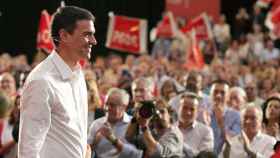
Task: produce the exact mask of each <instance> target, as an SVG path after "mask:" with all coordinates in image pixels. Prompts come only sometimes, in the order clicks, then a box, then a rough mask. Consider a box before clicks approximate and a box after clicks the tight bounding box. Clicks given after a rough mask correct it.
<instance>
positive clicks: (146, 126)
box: [0, 5, 280, 158]
mask: <svg viewBox="0 0 280 158" xmlns="http://www.w3.org/2000/svg"><path fill="white" fill-rule="evenodd" d="M265 16H266V14H265V12H263V11H262V10H261V8H259V7H258V6H257V5H256V6H254V8H253V13H252V14H249V13H247V11H246V9H244V8H241V9H240V10H239V11H238V13H237V15H236V18H235V20H234V25H229V24H227V22H226V17H225V15H221V17H220V19H219V22H217V23H216V24H213V27H212V28H213V33H214V37H215V38H214V39H215V40H205V41H203V42H202V43H201V45H200V46H201V50H202V52H203V55H204V60H205V62H206V65H205V66H204V68H203V69H199V70H198V69H195V70H190V69H186V67H185V64H188V63H187V61H186V60H185V59H186V51H185V50H187V49H186V48H185V47H186V46H188V44H184V43H183V42H186V41H188V40H182V39H181V38H174V39H173V38H172V39H163V38H159V39H156V41H155V42H154V47H153V49H152V50H151V53H150V54H144V55H127V56H126V57H125V58H123V57H121V56H119V55H117V54H111V55H109V56H108V57H101V56H96V57H95V61H94V62H93V63H90V62H86V63H85V65H84V67H83V71H84V74H85V80H86V87H87V93H88V97H87V98H88V123H87V131H88V142H87V143H88V144H90V146H91V149H92V155H93V156H92V157H96V158H108V157H112V158H113V157H120V158H125V157H139V158H140V157H157V158H158V157H162V158H171V157H172V158H176V157H178V158H202V157H207V158H211V157H213V158H214V157H224V158H232V157H234V158H235V157H240V158H241V157H242V158H243V157H244V158H245V157H262V158H269V157H271V156H272V155H273V154H275V153H274V146H275V144H276V142H277V141H280V67H279V65H280V52H279V49H278V48H276V47H275V39H273V38H271V37H270V35H269V31H268V29H267V28H266V27H265V25H264V20H265ZM231 27H232V28H231ZM182 43H183V44H182ZM182 46H184V47H183V48H182ZM36 63H38V61H36V62H34V64H32V65H29V64H28V62H27V59H26V57H25V55H19V56H16V57H11V56H10V55H9V54H8V53H2V55H1V56H0V72H1V76H0V92H1V93H0V105H1V107H0V115H1V120H0V157H3V158H16V155H17V141H18V128H19V127H18V126H19V116H20V113H19V106H20V103H19V100H20V97H21V90H22V86H23V84H24V81H25V78H26V76H27V74H28V72H29V71H30V70H32V68H33V67H34V66H35V65H36ZM144 107H148V108H144Z"/></svg>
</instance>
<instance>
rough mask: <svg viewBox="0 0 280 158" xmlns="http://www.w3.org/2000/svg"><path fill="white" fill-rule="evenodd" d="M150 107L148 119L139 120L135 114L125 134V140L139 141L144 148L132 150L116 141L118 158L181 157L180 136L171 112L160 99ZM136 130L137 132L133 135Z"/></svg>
mask: <svg viewBox="0 0 280 158" xmlns="http://www.w3.org/2000/svg"><path fill="white" fill-rule="evenodd" d="M146 104H147V102H146ZM150 104H153V103H150ZM142 106H143V105H142ZM154 106H155V113H154V114H153V116H151V117H149V118H143V116H140V115H141V114H139V111H137V112H136V114H135V115H134V118H133V119H132V120H131V122H130V124H129V126H128V129H127V132H126V139H127V141H129V142H130V143H132V144H134V145H136V144H138V143H140V142H139V141H142V143H144V146H145V147H144V148H135V147H134V146H131V145H127V144H125V143H123V142H122V141H118V143H117V144H116V146H117V148H118V149H119V151H120V158H131V157H133V158H141V157H144V158H181V157H182V156H183V135H182V133H181V132H180V130H179V128H178V127H177V126H176V124H175V122H176V117H175V116H174V115H175V114H176V113H175V111H173V110H172V108H171V107H170V106H168V104H167V103H166V102H164V101H161V100H158V101H156V103H155V105H154ZM142 115H143V114H142ZM137 129H140V133H137V132H138V130H137Z"/></svg>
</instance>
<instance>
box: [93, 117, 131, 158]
mask: <svg viewBox="0 0 280 158" xmlns="http://www.w3.org/2000/svg"><path fill="white" fill-rule="evenodd" d="M107 120H108V116H103V117H101V118H99V119H97V120H95V121H93V123H92V124H91V126H90V129H89V133H88V135H89V137H88V144H92V142H93V141H94V137H95V135H96V132H97V130H99V129H100V128H101V127H102V126H104V123H105V122H107ZM130 120H131V117H130V116H129V115H128V114H127V113H124V115H123V119H122V121H119V122H117V123H116V124H115V125H114V126H113V127H112V130H113V133H114V135H115V136H116V137H117V138H118V139H121V140H122V142H125V143H126V140H125V133H126V130H127V127H128V124H129V122H130ZM94 151H95V154H97V156H98V158H109V157H110V158H118V156H119V155H118V154H117V155H116V153H117V152H118V151H117V150H116V147H115V146H113V145H112V143H111V142H109V141H108V140H107V139H106V138H104V137H102V139H101V140H100V142H99V143H98V144H97V145H96V146H94Z"/></svg>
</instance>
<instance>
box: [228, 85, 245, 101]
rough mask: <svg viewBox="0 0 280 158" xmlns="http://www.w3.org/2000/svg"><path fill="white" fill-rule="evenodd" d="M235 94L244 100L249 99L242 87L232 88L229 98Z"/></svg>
mask: <svg viewBox="0 0 280 158" xmlns="http://www.w3.org/2000/svg"><path fill="white" fill-rule="evenodd" d="M233 92H236V93H237V94H238V95H240V96H241V97H243V98H244V99H246V98H247V94H246V92H245V90H244V89H243V88H241V87H232V88H230V89H229V92H228V94H229V95H228V96H230V95H231V93H233Z"/></svg>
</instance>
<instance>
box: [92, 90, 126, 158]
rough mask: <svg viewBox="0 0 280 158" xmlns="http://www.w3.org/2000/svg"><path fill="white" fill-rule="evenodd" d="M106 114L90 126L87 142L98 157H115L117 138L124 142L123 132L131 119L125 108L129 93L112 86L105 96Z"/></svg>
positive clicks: (116, 153)
mask: <svg viewBox="0 0 280 158" xmlns="http://www.w3.org/2000/svg"><path fill="white" fill-rule="evenodd" d="M106 97H107V98H106V104H105V106H106V108H107V111H108V113H107V115H106V116H104V117H101V118H99V119H97V120H95V121H94V122H93V123H92V125H91V126H90V130H89V138H88V144H90V145H91V147H92V149H93V151H94V154H95V156H96V157H98V158H108V157H110V158H117V157H118V156H119V155H118V153H119V152H118V148H116V147H117V143H118V141H119V139H120V140H121V141H123V142H126V141H125V139H124V137H125V132H126V129H127V126H128V124H129V122H130V120H131V117H130V116H129V115H128V114H126V112H125V109H126V107H127V105H128V102H129V95H128V94H127V93H126V91H125V90H122V89H118V88H112V89H110V90H109V92H108V94H107V96H106Z"/></svg>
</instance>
